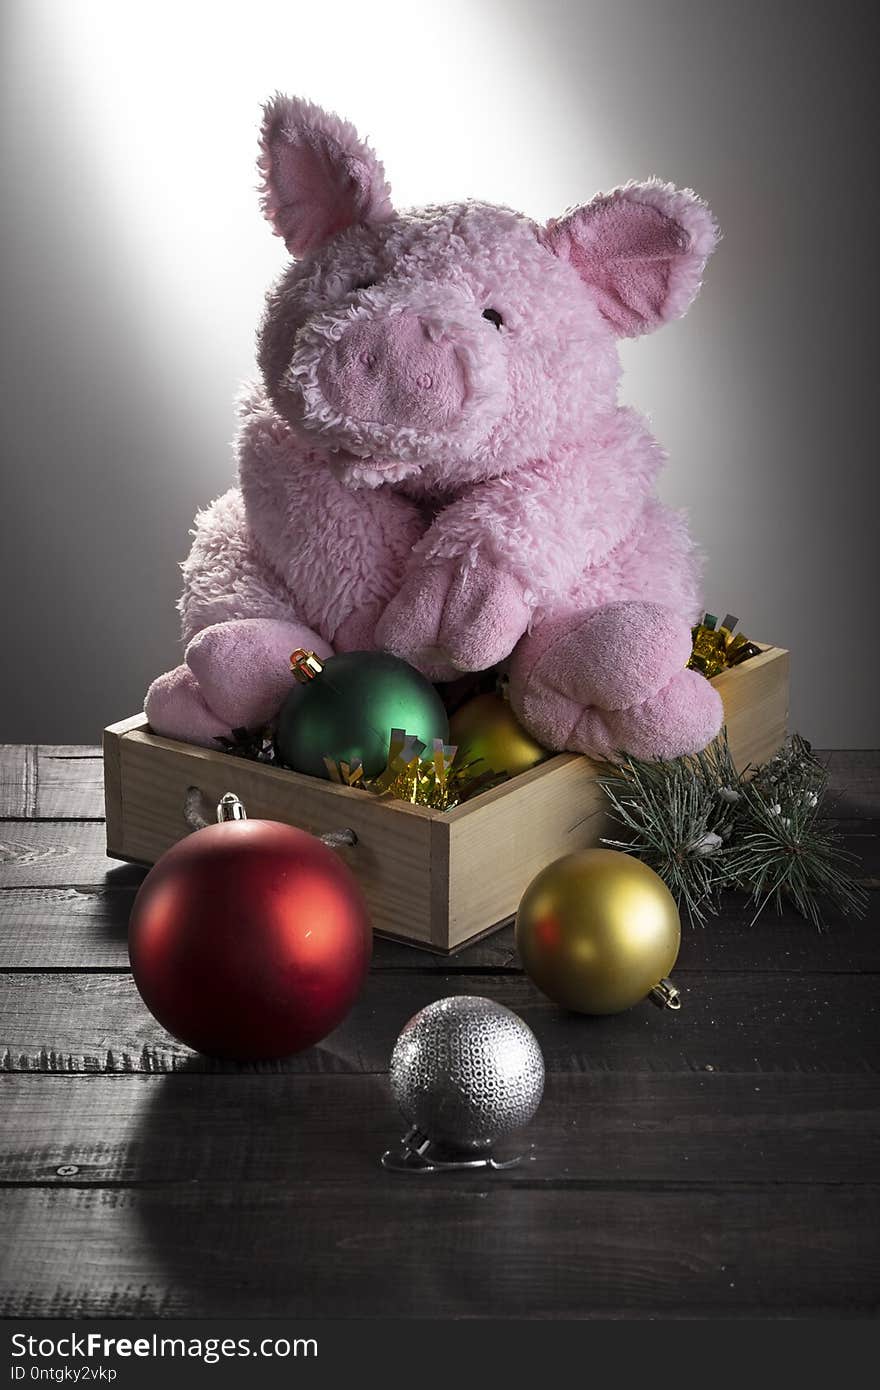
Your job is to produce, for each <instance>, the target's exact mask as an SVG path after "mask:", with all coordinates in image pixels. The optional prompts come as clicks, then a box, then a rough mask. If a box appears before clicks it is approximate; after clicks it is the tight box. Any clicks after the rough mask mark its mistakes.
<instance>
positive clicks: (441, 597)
mask: <svg viewBox="0 0 880 1390" xmlns="http://www.w3.org/2000/svg"><path fill="white" fill-rule="evenodd" d="M261 150H262V154H261V160H260V168H261V172H262V177H263V186H264V198H263V206H264V209H265V213H266V216H267V217H268V219H269V221H270V222H271V224H272V226H273V228H274V230H275V231H276V233H277V234H278V235H279V236H281V237H283V239H284V243H285V245H286V247H287V249H288V251H289V252H290V254H291V256H292V257H293V258H294V259H293V260H292V261H291V263H290V264H289V265H288V266H287V268H286V269H285V271H284V272H283V274H282V276H281V279H280V280H279V282H278V284H277V285H276V286H275V288H274V289H273V290H272V291H271V292H270V294H269V296H268V300H267V305H266V311H265V314H264V317H263V321H262V324H261V327H260V330H259V364H260V370H261V373H262V382H261V383H260V385H259V386H258V387H257V388H256V389H254V390H253V391H252V392H251V393H250V394H249V395H248V396H247V398H246V399H245V401H244V403H243V405H242V408H241V424H240V429H239V433H238V439H237V445H236V453H237V461H238V486H237V487H234V488H232V489H231V490H230V491H229V492H226V493H225V494H224V495H223V496H222V497H220V498H218V500H217V501H216V502H214V503H213V504H212V505H211V506H210V507H209V508H208V509H207V510H206V511H204V512H202V513H201V514H200V515H199V517H198V518H197V521H196V530H195V540H194V543H193V547H192V551H191V553H190V556H189V559H188V560H187V561H186V562H185V564H184V566H183V572H184V592H183V597H182V599H181V602H180V611H181V614H182V619H183V637H184V641H185V643H186V650H185V654H184V655H185V660H184V663H183V665H181V666H178V667H177V668H176V669H175V670H173V671H171V672H169V673H168V674H166V675H164V676H161V677H159V679H158V680H156V681H154V683H153V685H152V686H151V688H150V691H149V693H148V695H147V701H146V712H147V716H148V718H149V721H150V724H151V725H152V727H153V729H154V730H155V731H156V732H157V733H160V734H166V735H170V736H172V737H177V738H183V739H186V740H190V741H192V742H196V743H204V744H210V743H211V742H212V740H213V739H214V738H215V737H216V736H217V735H223V734H228V733H229V730H230V729H231V728H235V727H239V726H246V727H255V726H258V725H261V724H263V723H265V722H266V721H267V720H269V719H270V718H271V717H272V716H273V715H274V714H275V713H276V712H277V709H278V707H279V705H280V703H281V701H282V699H283V697H284V695H285V693H286V691H287V690H288V689H289V686H290V670H289V657H290V653H291V652H292V651H293V650H294V648H296V647H306V648H309V649H311V650H314V651H315V652H317V653H318V654H319V655H321V656H327V655H329V654H331V653H332V652H333V651H349V650H363V649H367V648H377V647H378V648H385V649H386V650H388V651H390V652H394V653H396V654H397V655H399V656H401V657H404V658H406V660H407V661H410V662H412V663H413V664H414V665H415V666H417V667H419V668H420V669H421V670H422V671H423V672H424V673H425V674H426V675H427V676H429V677H430V678H431V679H432V680H435V681H447V680H451V679H454V678H456V677H458V676H459V675H460V673H461V672H467V671H479V670H483V669H485V668H487V667H490V666H493V665H495V664H496V663H505V664H506V667H507V670H508V671H509V676H510V699H511V702H512V705H513V708H514V710H515V712H516V713H517V715H518V716H519V718H520V720H521V721H522V723H523V724H524V725H525V726H526V727H527V728H528V729H529V730H530V731H531V732H532V734H533V735H534V736H535V737H536V738H537V739H538V740H539V741H540V742H541V743H543V744H544V745H546V746H547V747H548V748H553V749H573V750H576V751H580V752H583V753H589V754H593V755H595V756H599V757H611V756H613V755H614V754H615V753H617V752H619V751H620V750H624V751H626V752H628V753H631V754H633V755H635V756H638V757H647V758H654V757H673V756H676V755H678V754H682V753H689V752H693V751H695V750H697V749H700V748H702V747H704V745H705V744H706V743H708V742H709V741H710V740H711V739H712V737H713V736H714V735H715V734H716V733H717V732H718V729H719V727H720V725H721V718H722V709H721V702H720V699H719V697H718V694H717V692H716V691H715V690H714V689H713V688H712V686H711V685H710V684H709V683H708V682H707V681H706V680H704V678H703V677H702V676H700V675H698V674H696V673H695V672H693V671H689V670H687V669H685V666H686V662H687V660H688V657H689V655H690V650H691V638H690V628H691V624H692V623H693V621H694V620H695V618H696V617H697V615H698V614H699V612H700V603H699V588H698V570H699V565H698V561H697V558H696V555H695V551H694V547H693V545H692V542H691V541H690V539H689V537H688V534H687V530H686V527H685V523H684V521H683V519H682V517H681V515H679V514H678V513H676V512H672V511H669V510H668V509H667V508H666V507H664V506H663V505H662V504H661V503H660V501H659V500H658V499H657V496H656V494H655V483H656V479H657V475H658V473H659V471H660V469H661V467H662V464H663V453H662V451H661V449H660V448H659V446H658V445H657V443H656V441H655V440H654V439H653V438H652V437H651V434H650V432H649V430H648V428H647V426H646V424H645V422H644V421H643V420H642V419H641V418H640V416H639V415H637V414H636V413H635V412H634V411H632V410H630V409H628V408H627V407H624V406H621V405H619V404H618V396H617V393H618V384H619V381H620V362H619V357H618V351H617V340H618V339H619V338H622V337H634V336H636V335H638V334H641V333H647V332H650V331H651V330H652V329H654V328H659V327H660V325H661V324H664V323H666V322H667V321H668V320H670V319H674V318H677V317H678V316H679V315H681V314H683V313H684V312H685V310H686V309H687V307H688V305H689V304H690V303H691V301H692V299H693V298H694V296H695V294H696V292H697V290H698V288H699V285H700V277H701V275H702V272H703V267H704V265H705V263H706V259H707V257H708V256H709V254H710V252H711V251H712V249H713V247H714V245H715V242H716V239H717V230H716V227H715V225H714V222H713V220H712V216H711V214H710V212H709V210H708V208H707V207H706V206H705V204H703V203H702V202H700V200H699V199H698V198H697V197H696V196H695V195H694V194H693V193H690V192H679V191H678V190H676V189H675V188H672V187H671V186H670V185H668V184H663V183H659V182H656V181H650V182H647V183H632V184H628V185H626V186H625V187H623V188H619V189H617V190H616V191H615V192H613V193H609V194H604V195H601V196H599V197H596V198H594V199H593V201H592V202H590V203H587V204H585V205H584V206H582V207H577V208H575V209H574V210H573V211H571V212H567V213H566V214H565V215H564V216H563V217H560V218H559V219H557V220H553V221H551V222H550V223H549V224H548V225H547V226H539V225H537V224H536V223H535V222H533V221H531V220H530V219H529V218H528V217H524V216H522V215H520V214H519V213H516V212H511V211H509V210H508V209H507V208H500V207H492V206H489V205H488V204H485V203H478V202H467V203H458V204H451V205H449V206H438V207H428V208H424V209H419V210H416V211H410V212H397V211H395V209H394V207H393V206H392V203H391V198H390V194H389V189H388V185H387V183H386V182H385V175H384V171H383V168H382V165H381V164H380V163H379V161H378V159H377V158H376V156H375V155H374V154H373V152H372V150H371V149H370V148H369V146H368V145H366V144H365V143H364V142H363V141H362V140H361V139H359V137H358V135H357V133H356V132H355V131H354V129H353V128H352V127H351V126H350V125H348V124H347V123H346V122H344V121H341V120H340V119H339V118H338V117H336V116H333V115H329V114H327V113H326V112H324V111H322V110H320V109H319V108H318V107H316V106H313V105H311V104H310V103H308V102H305V101H300V100H295V99H290V98H287V97H282V96H278V97H276V98H275V99H274V100H273V101H272V102H271V103H270V104H269V105H268V107H267V109H266V113H265V122H264V125H263V130H262V145H261Z"/></svg>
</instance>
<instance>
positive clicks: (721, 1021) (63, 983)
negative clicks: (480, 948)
mask: <svg viewBox="0 0 880 1390" xmlns="http://www.w3.org/2000/svg"><path fill="white" fill-rule="evenodd" d="M676 979H677V982H678V984H679V987H680V988H681V991H682V996H683V1000H684V1007H683V1009H682V1011H681V1012H680V1013H679V1014H670V1013H663V1012H661V1011H659V1010H656V1009H654V1008H653V1007H652V1006H651V1005H650V1004H647V1003H645V1004H642V1005H639V1006H638V1007H636V1008H634V1009H631V1010H629V1011H628V1012H626V1013H624V1014H618V1015H616V1016H614V1017H609V1018H586V1017H583V1016H578V1015H571V1014H567V1013H564V1012H563V1011H562V1010H560V1009H557V1008H556V1006H555V1005H553V1004H551V1003H550V1002H549V1001H548V1000H546V999H544V997H543V996H542V995H540V994H539V993H538V991H537V990H536V989H535V987H534V986H533V985H532V983H531V981H529V980H528V979H527V978H526V977H524V976H522V975H518V974H506V975H499V974H493V975H492V977H491V979H487V978H486V976H485V975H481V974H476V975H467V974H459V973H451V974H446V973H441V972H439V971H434V970H431V971H426V972H416V971H400V972H397V971H387V972H382V971H375V972H373V973H372V974H371V975H370V977H369V979H368V981H367V984H366V986H365V988H364V991H363V993H362V995H361V997H360V999H359V1001H358V1003H357V1004H356V1005H355V1007H354V1009H353V1010H352V1012H351V1013H350V1014H349V1016H348V1018H347V1019H346V1020H345V1021H344V1022H343V1023H342V1024H341V1025H340V1027H339V1028H337V1029H336V1031H335V1032H334V1033H332V1034H331V1035H330V1036H329V1037H328V1038H326V1039H325V1040H324V1041H323V1042H322V1043H319V1044H318V1045H317V1046H316V1047H314V1048H311V1049H309V1050H307V1051H305V1052H302V1053H299V1054H298V1055H297V1056H294V1057H291V1058H287V1059H285V1060H284V1061H282V1062H278V1063H271V1064H268V1067H267V1069H268V1070H277V1071H282V1072H291V1073H317V1072H379V1071H385V1070H386V1069H387V1067H388V1061H389V1058H390V1055H391V1050H392V1047H393V1045H394V1042H395V1039H396V1038H397V1035H398V1033H399V1031H400V1029H401V1028H402V1027H403V1025H404V1023H405V1022H406V1021H407V1019H408V1018H410V1017H411V1016H412V1014H414V1013H415V1012H416V1011H417V1010H418V1009H420V1008H422V1007H424V1005H425V1004H428V1003H430V1002H432V1001H433V1000H435V999H440V998H443V997H444V996H445V995H449V994H470V995H489V996H490V997H491V998H493V999H495V1000H497V1001H498V1002H499V1003H501V1004H506V1005H507V1006H508V1007H509V1008H511V1009H513V1010H514V1011H515V1012H517V1013H519V1014H521V1016H522V1017H523V1018H524V1019H525V1020H526V1022H527V1023H528V1024H529V1025H530V1026H531V1027H532V1028H533V1029H534V1031H535V1033H536V1035H537V1037H538V1040H539V1042H540V1044H541V1047H542V1048H543V1051H544V1056H545V1059H546V1062H547V1065H548V1068H549V1069H550V1070H551V1071H583V1072H593V1071H599V1072H604V1071H622V1070H627V1071H631V1070H633V1069H637V1068H638V1069H642V1070H645V1071H702V1070H709V1071H713V1070H714V1071H730V1072H742V1073H749V1074H751V1073H755V1074H760V1073H764V1072H774V1071H778V1072H791V1071H818V1072H834V1071H845V1072H865V1073H868V1072H874V1071H877V1070H878V1063H880V1055H878V1047H877V1028H876V1019H875V1015H876V984H875V981H874V979H873V977H872V976H869V975H824V974H823V975H802V974H793V975H785V974H783V973H773V974H768V975H766V976H761V975H755V974H743V975H741V974H735V973H729V974H724V973H719V974H711V975H709V974H700V973H697V972H688V973H683V974H682V975H681V976H677V977H676ZM179 1067H186V1068H189V1069H195V1070H220V1071H234V1070H236V1068H235V1067H234V1065H230V1064H223V1063H216V1062H211V1061H209V1060H208V1059H205V1058H201V1057H198V1056H196V1055H195V1054H194V1053H192V1052H191V1051H190V1050H189V1049H188V1048H186V1047H184V1046H183V1045H182V1044H180V1043H177V1042H175V1041H174V1040H173V1039H172V1038H170V1037H169V1036H168V1034H166V1033H165V1031H164V1030H163V1029H162V1028H161V1027H160V1026H159V1024H158V1023H156V1022H155V1020H154V1019H153V1018H151V1016H150V1014H149V1013H148V1012H147V1010H146V1007H145V1006H144V1005H143V1004H142V1002H141V1001H140V999H139V997H138V995H137V991H136V989H135V986H134V982H133V981H132V979H131V978H130V976H128V975H125V974H118V975H117V974H74V973H70V974H68V973H61V974H56V975H29V974H27V973H10V974H5V975H0V1071H3V1070H6V1071H12V1072H18V1071H51V1072H58V1073H62V1072H68V1071H70V1072H103V1071H123V1072H124V1071H171V1070H174V1069H175V1068H179Z"/></svg>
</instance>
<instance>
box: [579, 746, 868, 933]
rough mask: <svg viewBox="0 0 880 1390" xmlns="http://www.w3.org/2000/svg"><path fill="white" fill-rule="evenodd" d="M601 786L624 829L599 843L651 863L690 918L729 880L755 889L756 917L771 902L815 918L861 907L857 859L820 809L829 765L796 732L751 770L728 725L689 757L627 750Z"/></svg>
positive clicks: (701, 914)
mask: <svg viewBox="0 0 880 1390" xmlns="http://www.w3.org/2000/svg"><path fill="white" fill-rule="evenodd" d="M750 774H751V775H750ZM599 784H600V786H601V787H602V788H603V790H604V792H605V794H606V796H607V797H608V801H609V804H610V806H611V813H612V816H613V817H614V819H615V820H616V821H617V822H618V823H619V824H620V826H621V827H622V829H623V830H624V831H625V832H627V838H625V839H620V840H611V839H606V840H603V843H604V844H606V845H609V846H611V847H612V848H614V849H621V850H625V851H626V852H627V853H629V854H635V855H637V856H638V857H639V858H640V859H642V860H643V861H644V862H645V863H646V864H648V865H649V866H650V867H651V868H652V869H654V870H655V871H656V872H657V873H658V874H659V875H660V877H661V878H662V879H663V880H664V882H665V883H666V884H667V885H668V887H669V889H670V891H671V892H672V894H673V896H674V897H675V898H676V900H677V902H678V904H679V907H680V908H681V909H684V910H685V911H686V912H687V914H688V917H689V918H690V919H691V921H695V922H704V921H705V920H706V917H707V916H710V915H714V914H715V913H717V911H718V909H719V906H720V896H721V893H722V891H723V890H725V889H730V888H734V889H739V890H740V891H744V892H746V893H748V894H749V895H750V896H751V898H752V899H753V901H754V902H755V904H756V912H755V916H754V918H753V921H755V920H757V918H758V917H759V916H760V914H761V913H762V912H763V910H764V908H765V907H766V906H767V905H768V904H769V903H771V902H772V903H773V904H774V905H775V906H776V909H777V911H782V909H783V907H784V906H785V904H786V902H789V903H791V904H792V906H793V907H794V908H795V909H796V910H797V911H798V912H799V913H800V914H801V916H803V917H805V918H807V919H808V920H810V921H812V922H813V923H815V925H816V926H820V925H821V911H822V907H823V905H824V904H826V903H827V904H831V905H833V906H835V907H836V908H837V909H838V910H840V911H841V912H843V913H845V914H855V915H861V914H862V913H864V911H865V907H866V905H867V895H866V893H865V891H864V889H863V888H862V887H861V886H860V885H859V884H858V883H857V881H856V879H855V878H854V870H855V867H856V865H857V864H858V860H857V858H856V856H855V855H853V854H851V853H849V851H847V850H845V849H844V848H843V847H842V838H841V836H840V835H839V834H838V833H837V831H836V830H835V829H834V828H833V827H832V826H831V825H830V823H829V822H828V820H827V817H826V816H825V815H824V812H823V801H824V797H825V793H826V790H827V785H828V772H827V769H826V768H825V767H824V766H823V765H822V763H820V762H819V760H818V759H817V758H816V757H815V756H814V754H813V753H812V750H811V749H810V745H809V744H808V743H807V741H806V740H805V739H803V738H801V737H800V735H799V734H793V735H792V737H791V738H790V739H788V740H787V742H786V743H785V744H784V746H783V747H782V748H781V749H780V751H779V752H778V753H777V754H776V755H775V756H774V757H773V758H771V759H770V761H769V762H768V763H766V764H765V765H764V766H763V767H760V768H758V769H756V770H754V771H752V770H751V769H748V768H745V769H744V770H743V771H742V772H741V773H740V772H738V771H737V769H736V767H735V766H734V763H733V759H732V757H731V753H730V746H729V744H728V741H727V731H726V729H724V730H722V732H721V734H720V735H719V736H718V738H717V739H716V740H715V741H714V743H712V744H711V745H710V746H709V748H707V749H706V750H705V751H704V752H702V753H699V754H697V755H696V756H695V757H688V758H675V759H673V760H671V761H667V762H654V763H649V762H643V761H642V760H641V759H638V758H630V757H623V758H622V760H621V762H620V763H619V764H615V765H609V766H608V767H607V768H606V770H605V771H604V772H603V773H602V775H601V776H600V777H599Z"/></svg>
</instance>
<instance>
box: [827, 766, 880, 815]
mask: <svg viewBox="0 0 880 1390" xmlns="http://www.w3.org/2000/svg"><path fill="white" fill-rule="evenodd" d="M819 757H820V758H822V759H823V760H825V761H827V763H828V774H829V776H828V789H829V805H830V807H832V808H833V812H834V815H835V816H837V817H838V818H839V819H841V820H845V819H853V820H875V821H876V820H880V751H877V750H871V749H859V750H856V751H848V750H835V751H833V752H821V751H820V752H819Z"/></svg>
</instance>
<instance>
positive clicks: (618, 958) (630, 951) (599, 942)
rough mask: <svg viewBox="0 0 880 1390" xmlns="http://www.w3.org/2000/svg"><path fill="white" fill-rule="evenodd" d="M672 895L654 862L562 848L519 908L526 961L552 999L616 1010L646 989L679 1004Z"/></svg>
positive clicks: (658, 999) (665, 1002)
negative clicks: (673, 977)
mask: <svg viewBox="0 0 880 1390" xmlns="http://www.w3.org/2000/svg"><path fill="white" fill-rule="evenodd" d="M680 941H681V921H680V918H679V915H678V908H677V906H676V903H675V899H674V898H673V896H672V894H671V893H670V891H669V889H668V888H667V887H666V884H665V883H664V882H663V880H662V878H660V877H659V875H658V874H655V873H654V870H653V869H649V868H648V866H647V864H643V863H642V862H641V860H640V859H636V858H635V857H634V856H633V855H630V854H622V853H621V852H620V851H618V850H613V849H585V850H580V851H579V852H577V853H575V854H567V855H565V856H564V858H562V859H557V860H556V861H555V863H553V864H548V866H547V868H546V869H542V871H541V872H540V873H539V874H538V875H537V877H536V878H534V879H533V880H532V882H531V883H530V884H529V886H528V888H527V889H526V891H525V893H524V894H523V897H522V901H521V902H520V905H519V910H518V912H517V914H516V945H517V949H518V951H519V954H520V958H521V960H522V963H523V969H524V970H525V971H526V973H527V974H528V975H529V976H530V977H531V978H532V980H533V981H534V982H535V984H536V985H537V986H538V988H539V989H540V990H542V991H543V993H544V994H546V995H547V996H548V998H550V999H552V1000H553V1001H554V1003H556V1004H560V1005H561V1006H562V1007H563V1008H565V1009H573V1010H575V1011H576V1012H577V1013H584V1014H616V1013H620V1012H621V1010H623V1009H628V1008H630V1007H631V1006H632V1005H633V1004H637V1003H638V1002H639V1001H640V1000H641V999H645V998H647V997H650V998H651V999H652V1001H653V1002H654V1003H657V1004H660V1005H661V1006H666V1007H670V1008H678V1007H679V1005H680V999H679V995H678V991H677V990H676V989H675V987H674V986H673V985H671V984H670V983H669V981H668V980H667V979H666V976H667V975H668V974H669V972H670V971H671V970H672V967H673V966H674V964H675V961H676V958H677V956H678V948H679V944H680Z"/></svg>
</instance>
